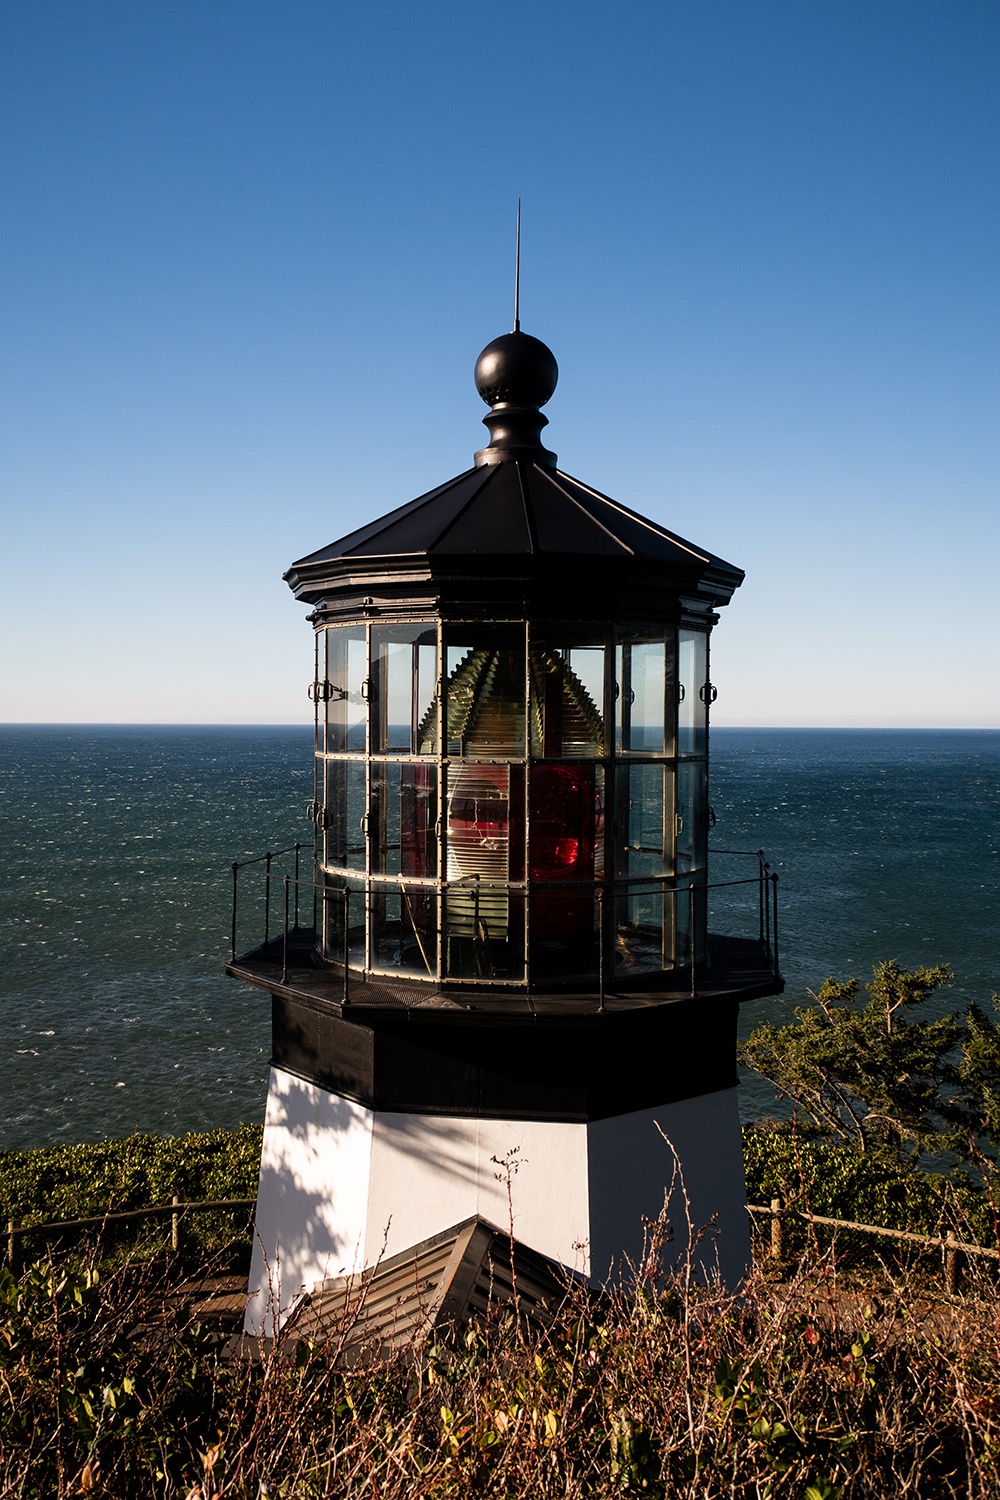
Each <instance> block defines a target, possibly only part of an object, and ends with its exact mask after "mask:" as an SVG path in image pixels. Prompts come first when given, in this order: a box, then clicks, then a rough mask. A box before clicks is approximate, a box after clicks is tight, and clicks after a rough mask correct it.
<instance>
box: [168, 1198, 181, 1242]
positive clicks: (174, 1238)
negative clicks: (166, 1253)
mask: <svg viewBox="0 0 1000 1500" xmlns="http://www.w3.org/2000/svg"><path fill="white" fill-rule="evenodd" d="M180 1201H181V1200H180V1199H179V1198H178V1196H177V1194H176V1193H175V1194H174V1195H173V1197H172V1198H171V1200H170V1202H171V1203H172V1204H173V1210H174V1211H173V1213H172V1214H171V1215H170V1248H171V1250H172V1251H173V1252H174V1254H175V1255H176V1254H177V1252H178V1250H179V1249H180V1246H181V1216H180V1214H179V1213H178V1212H177V1205H178V1203H179V1202H180Z"/></svg>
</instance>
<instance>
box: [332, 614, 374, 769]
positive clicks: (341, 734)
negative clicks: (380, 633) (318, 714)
mask: <svg viewBox="0 0 1000 1500" xmlns="http://www.w3.org/2000/svg"><path fill="white" fill-rule="evenodd" d="M367 676H368V647H367V644H366V642H365V628H364V626H363V625H336V626H333V627H331V628H330V629H329V630H328V631H327V632H326V677H327V681H328V682H329V684H330V697H329V699H328V700H327V705H326V744H327V749H328V750H329V751H330V752H331V753H334V754H342V753H343V752H344V751H345V750H357V751H361V752H364V750H365V724H366V722H367V717H368V705H367V704H366V703H365V700H364V696H363V694H364V691H365V680H366V678H367Z"/></svg>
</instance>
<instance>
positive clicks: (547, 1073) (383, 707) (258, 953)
mask: <svg viewBox="0 0 1000 1500" xmlns="http://www.w3.org/2000/svg"><path fill="white" fill-rule="evenodd" d="M557 373H558V372H557V367H556V362H555V359H554V357H553V355H552V353H551V352H550V350H549V349H548V348H547V347H546V346H545V345H544V344H543V343H541V342H540V341H539V340H538V339H535V338H532V337H531V336H530V335H528V334H525V333H522V332H521V331H520V329H519V328H518V329H517V330H516V331H515V332H513V333H509V334H505V335H503V336H502V337H500V338H498V339H495V340H494V341H493V342H492V343H491V344H489V345H487V347H486V348H485V349H484V350H483V352H482V354H481V355H480V357H479V360H478V361H477V364H476V371H475V377H476V384H477V387H478V390H479V393H480V395H481V396H482V398H483V399H484V401H485V402H486V403H487V405H488V406H489V408H490V409H489V413H488V415H487V416H486V417H485V418H484V422H485V424H486V426H487V428H488V430H489V433H490V441H489V443H488V445H487V446H486V447H485V448H483V449H482V450H480V451H479V452H478V453H476V454H475V460H474V464H473V466H472V467H471V468H469V469H467V470H465V471H464V472H463V473H461V474H459V475H458V476H457V477H456V478H454V479H451V480H449V481H447V482H446V483H445V484H442V485H440V486H439V487H438V488H436V489H434V490H431V491H430V492H429V493H427V494H425V495H422V496H421V497H420V498H418V499H417V500H414V501H412V502H411V503H409V504H407V505H403V506H402V507H400V508H399V509H397V510H394V511H391V512H390V513H389V514H388V515H386V516H383V517H382V518H381V519H379V520H376V521H373V522H371V523H370V524H368V525H365V526H362V527H360V528H359V529H358V530H356V531H354V532H352V533H350V535H348V536H346V537H343V538H342V539H341V540H339V541H337V542H334V543H333V544H332V545H330V546H327V547H324V548H322V549H321V550H320V551H318V552H314V553H311V554H310V555H309V556H307V557H305V558H303V559H302V560H301V561H299V562H297V563H295V564H294V565H293V567H292V568H291V569H290V570H289V572H288V573H287V574H286V578H287V580H288V582H289V584H290V586H291V588H292V589H293V591H294V593H295V595H296V597H297V598H299V599H301V600H303V601H305V602H307V603H308V604H310V605H311V606H312V611H313V612H312V615H311V619H312V623H313V626H314V629H315V641H316V658H315V673H314V680H313V683H312V685H311V687H310V695H311V696H312V698H313V699H314V701H315V710H316V740H315V746H316V748H315V790H314V796H313V801H312V804H311V808H310V813H311V816H312V820H313V823H314V825H315V863H314V869H313V871H312V872H311V873H310V876H309V877H308V878H306V877H305V876H304V875H302V874H301V872H300V871H298V870H297V871H296V872H295V873H293V874H292V875H290V876H288V877H286V878H285V879H284V890H285V903H284V908H285V916H284V922H283V925H282V926H281V930H280V931H279V932H278V935H277V936H275V935H274V934H273V932H272V931H271V927H272V925H273V924H272V922H271V916H270V914H271V913H273V911H274V910H276V909H277V905H278V903H277V901H276V899H275V897H274V894H273V893H272V886H273V885H274V882H275V881H276V880H279V879H281V876H280V874H279V873H278V869H277V866H276V865H275V864H274V862H273V859H272V857H271V856H268V857H267V860H266V865H260V866H257V867H256V869H253V870H247V869H240V870H239V873H240V875H241V876H242V879H241V885H240V900H241V902H244V903H245V902H246V900H247V895H248V891H247V887H248V885H249V884H250V882H249V879H248V877H249V876H251V875H253V874H263V876H264V882H263V884H264V887H265V906H266V908H267V911H268V914H269V915H268V918H267V922H268V926H267V928H266V930H265V932H264V934H263V938H264V941H263V942H262V943H258V945H257V946H256V947H253V948H251V950H250V951H248V952H246V953H244V954H242V955H237V951H236V946H237V945H236V937H235V934H236V931H237V924H236V891H237V884H236V876H237V873H238V871H237V870H236V869H234V947H233V959H232V962H231V963H230V964H229V966H228V972H229V973H231V974H233V975H234V976H236V977H238V978H240V979H243V980H245V981H248V982H249V983H251V984H253V985H255V986H257V987H259V988H262V989H264V990H266V991H268V992H269V993H270V995H271V1001H272V1058H271V1074H270V1086H269V1096H268V1105H267V1117H266V1123H265V1133H264V1147H263V1156H262V1162H261V1176H260V1191H259V1196H258V1204H257V1223H256V1241H255V1254H254V1264H253V1269H252V1272H251V1301H250V1304H249V1311H248V1315H247V1319H248V1321H247V1326H248V1330H250V1331H262V1330H266V1329H268V1328H272V1327H274V1326H275V1325H276V1324H278V1323H280V1322H281V1321H282V1320H283V1319H284V1318H285V1317H286V1316H287V1314H288V1313H289V1312H290V1311H291V1309H292V1308H293V1307H294V1305H295V1303H296V1301H297V1300H298V1299H299V1298H300V1297H301V1295H302V1294H303V1292H305V1291H308V1290H309V1289H310V1287H311V1286H312V1285H313V1284H315V1283H316V1282H317V1281H319V1280H322V1279H324V1278H328V1277H331V1276H337V1275H344V1274H350V1273H352V1272H354V1271H360V1270H362V1269H363V1268H365V1267H367V1266H370V1265H372V1264H373V1263H374V1262H375V1261H376V1260H377V1259H378V1258H379V1257H380V1256H384V1255H387V1254H388V1255H392V1254H395V1253H398V1252H400V1251H403V1250H405V1249H406V1248H408V1247H409V1246H412V1245H414V1244H415V1243H417V1242H418V1241H420V1240H421V1239H423V1238H425V1237H426V1236H428V1235H432V1234H435V1233H437V1232H438V1231H441V1230H444V1229H446V1228H448V1227H449V1226H451V1225H454V1224H457V1223H459V1222H461V1221H462V1220H464V1219H466V1218H468V1217H469V1216H471V1215H474V1214H478V1215H479V1216H481V1217H482V1218H484V1219H486V1220H488V1221H490V1222H492V1223H494V1224H496V1225H498V1226H499V1227H500V1228H502V1229H508V1228H509V1227H510V1225H509V1222H508V1221H509V1218H510V1213H511V1209H512V1210H513V1218H514V1222H513V1232H514V1234H515V1235H516V1236H517V1238H518V1239H520V1240H521V1241H523V1242H524V1243H525V1244H527V1245H529V1246H530V1247H531V1248H532V1249H534V1250H537V1251H540V1252H541V1253H542V1254H544V1255H547V1256H550V1257H552V1258H553V1259H555V1260H557V1261H561V1262H563V1263H564V1264H566V1265H569V1266H571V1267H573V1268H574V1269H576V1270H579V1271H581V1272H583V1273H584V1274H585V1275H588V1276H590V1277H591V1278H593V1279H595V1280H603V1279H606V1278H607V1277H608V1276H621V1275H623V1274H627V1272H628V1268H629V1266H630V1265H634V1264H635V1263H636V1262H637V1261H638V1259H639V1257H640V1256H641V1254H642V1246H643V1235H644V1222H645V1223H646V1224H647V1225H648V1222H649V1221H650V1220H651V1219H655V1218H656V1217H657V1215H658V1214H659V1213H660V1212H661V1211H662V1210H663V1206H664V1196H665V1193H666V1192H668V1191H669V1189H670V1187H671V1184H674V1185H676V1183H677V1181H678V1179H679V1177H680V1176H682V1177H683V1180H684V1185H685V1188H686V1192H687V1195H688V1199H689V1203H690V1211H691V1216H692V1222H693V1223H695V1224H696V1225H698V1226H699V1228H703V1229H705V1230H706V1231H707V1232H706V1233H704V1234H703V1235H702V1236H701V1239H700V1241H699V1251H698V1254H699V1256H700V1258H701V1261H702V1263H703V1265H704V1267H705V1270H706V1273H707V1274H713V1273H714V1272H717V1273H718V1274H720V1275H722V1276H723V1277H724V1278H725V1279H727V1280H728V1281H729V1282H730V1283H731V1284H733V1283H735V1282H737V1281H738V1280H739V1278H740V1276H741V1274H742V1271H743V1268H744V1266H745V1263H746V1258H747V1253H748V1234H747V1226H746V1211H745V1200H744V1189H743V1174H742V1160H741V1154H740V1132H739V1121H738V1116H737V1110H736V1091H735V1083H736V1079H735V1051H736V1017H737V1012H738V1007H739V1004H740V1002H741V1001H743V1000H746V999H749V998H753V997H757V996H761V995H767V994H773V993H776V992H777V991H779V990H780V989H781V979H780V975H779V971H778V962H777V909H776V898H777V890H776V880H775V878H774V877H773V876H771V874H770V871H769V870H768V868H767V866H766V865H765V864H764V862H763V859H762V857H760V858H758V857H757V856H754V866H753V868H752V869H751V871H750V872H749V873H748V874H747V876H746V883H747V884H748V886H749V887H750V891H749V894H750V896H751V899H752V927H751V931H749V932H748V933H746V934H745V935H743V936H731V935H730V936H718V935H714V934H710V933H709V896H710V889H711V888H710V885H709V875H708V833H709V828H710V826H711V824H712V823H713V822H714V815H713V813H712V810H711V808H710V806H709V792H708V786H709V782H708V716H709V707H710V704H711V702H712V701H713V699H714V697H715V689H714V687H713V686H712V684H711V680H710V674H709V635H710V631H711V628H712V625H713V624H714V623H715V621H716V619H717V615H716V611H717V609H718V608H719V607H720V606H721V605H724V604H726V603H727V602H728V600H729V599H730V597H731V595H732V593H733V591H734V589H736V588H737V587H738V586H739V584H740V582H741V581H742V578H743V574H742V572H741V571H740V570H739V569H737V568H735V567H733V566H731V565H730V564H729V563H726V562H723V561H722V559H721V558H718V557H715V556H713V555H712V554H711V553H709V552H707V551H705V550H704V549H703V548H701V547H696V546H694V545H693V544H691V543H690V542H687V541H684V540H683V539H682V538H680V537H678V536H675V535H673V534H672V533H671V532H669V531H667V530H666V529H665V528H664V527H662V526H660V525H659V524H657V523H654V522H652V521H649V520H647V519H645V518H644V517H642V516H641V515H638V514H637V513H636V512H634V511H632V510H630V509H628V508H627V507H626V506H624V505H622V504H620V503H619V502H617V501H615V500H612V499H610V498H609V497H608V496H606V495H604V494H601V493H600V492H598V491H597V490H594V489H592V488H591V487H590V486H588V485H586V484H584V483H582V482H581V481H580V480H578V479H573V478H571V477H570V476H569V475H568V474H566V473H563V472H562V471H561V470H560V469H559V468H558V466H557V461H556V455H555V454H554V453H552V452H550V451H548V449H546V448H545V447H544V446H543V444H542V441H541V432H542V429H543V428H544V427H545V425H546V418H545V416H544V415H543V413H542V411H541V408H542V407H543V406H544V405H545V404H546V402H547V401H548V400H549V398H550V396H551V395H552V393H553V391H554V389H555V386H556V379H557ZM290 885H291V887H293V891H294V895H293V900H292V901H291V903H290V900H289V887H290ZM730 888H731V882H727V893H728V892H729V890H730ZM254 889H255V890H256V892H257V894H258V895H259V894H260V882H259V881H258V882H257V885H256V887H255V888H254ZM289 912H291V913H292V915H291V917H290V916H289ZM309 913H313V914H314V915H313V919H312V925H308V924H309V920H310V918H309ZM508 1189H509V1193H510V1196H509V1200H508ZM682 1238H683V1236H682Z"/></svg>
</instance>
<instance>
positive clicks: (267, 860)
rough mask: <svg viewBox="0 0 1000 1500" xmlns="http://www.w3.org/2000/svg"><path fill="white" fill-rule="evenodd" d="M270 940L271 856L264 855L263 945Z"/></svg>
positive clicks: (265, 945)
mask: <svg viewBox="0 0 1000 1500" xmlns="http://www.w3.org/2000/svg"><path fill="white" fill-rule="evenodd" d="M270 941H271V856H270V854H265V856H264V947H265V948H266V947H267V945H268V943H269V942H270Z"/></svg>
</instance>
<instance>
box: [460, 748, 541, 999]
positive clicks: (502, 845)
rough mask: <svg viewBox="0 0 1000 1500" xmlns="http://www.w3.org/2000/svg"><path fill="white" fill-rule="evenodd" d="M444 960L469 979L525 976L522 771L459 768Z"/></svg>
mask: <svg viewBox="0 0 1000 1500" xmlns="http://www.w3.org/2000/svg"><path fill="white" fill-rule="evenodd" d="M448 786H449V791H448V818H447V879H448V885H449V888H448V892H447V896H446V900H445V960H446V965H447V972H448V973H449V974H450V975H452V976H453V977H456V978H463V979H475V978H480V979H488V978H494V979H514V978H520V977H522V976H523V973H524V900H523V897H522V896H520V895H519V894H514V893H511V892H510V891H509V890H508V889H507V882H508V881H511V880H521V879H522V878H523V875H524V768H523V766H506V765H460V766H453V767H452V768H451V769H450V772H449V780H448Z"/></svg>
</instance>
